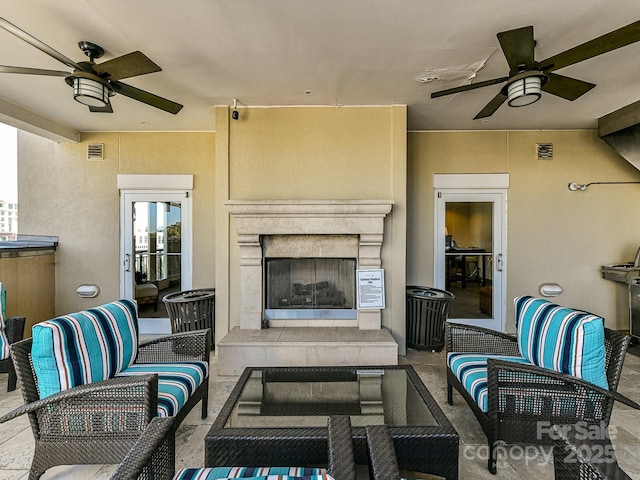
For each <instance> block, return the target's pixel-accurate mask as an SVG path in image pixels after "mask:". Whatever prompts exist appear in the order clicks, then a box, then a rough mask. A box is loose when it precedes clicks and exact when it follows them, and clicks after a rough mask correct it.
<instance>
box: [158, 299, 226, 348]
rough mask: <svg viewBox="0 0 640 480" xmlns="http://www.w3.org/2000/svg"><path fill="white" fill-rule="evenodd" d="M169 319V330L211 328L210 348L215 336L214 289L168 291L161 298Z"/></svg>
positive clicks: (184, 330) (174, 331)
mask: <svg viewBox="0 0 640 480" xmlns="http://www.w3.org/2000/svg"><path fill="white" fill-rule="evenodd" d="M162 301H163V302H164V304H165V305H166V306H167V313H168V314H169V319H170V320H171V332H172V333H177V332H190V331H193V330H203V329H205V328H209V329H211V348H213V347H214V345H213V339H214V338H215V336H214V332H215V329H214V328H215V327H214V326H215V318H216V317H215V311H216V289H215V288H200V289H196V290H184V291H182V292H177V293H170V294H169V295H165V297H164V298H163V299H162Z"/></svg>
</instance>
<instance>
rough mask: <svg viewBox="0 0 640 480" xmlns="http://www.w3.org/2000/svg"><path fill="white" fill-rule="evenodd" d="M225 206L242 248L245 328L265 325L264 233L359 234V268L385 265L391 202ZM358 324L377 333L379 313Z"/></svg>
mask: <svg viewBox="0 0 640 480" xmlns="http://www.w3.org/2000/svg"><path fill="white" fill-rule="evenodd" d="M225 205H226V206H227V208H228V209H229V212H230V214H231V215H232V216H233V217H234V219H235V224H236V233H237V241H238V245H239V247H240V328H241V329H246V330H257V329H260V328H261V325H262V317H263V299H264V291H263V284H262V283H263V271H262V268H263V248H262V242H261V237H263V236H265V235H357V236H358V238H359V241H358V251H357V261H358V268H380V267H381V266H382V265H381V263H382V261H381V249H382V243H383V240H384V218H385V217H386V215H387V214H388V213H389V212H391V208H392V206H393V201H391V200H229V201H226V202H225ZM315 325H319V323H318V322H316V323H315ZM356 325H357V327H358V328H360V329H366V330H370V329H379V328H380V327H381V314H380V310H360V311H358V315H357V320H355V321H354V325H353V326H356ZM327 326H335V325H333V324H331V322H327Z"/></svg>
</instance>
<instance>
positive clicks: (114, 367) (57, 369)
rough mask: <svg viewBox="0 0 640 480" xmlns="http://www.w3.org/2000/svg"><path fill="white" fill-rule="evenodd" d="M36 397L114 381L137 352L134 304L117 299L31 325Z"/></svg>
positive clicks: (132, 360)
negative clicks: (109, 379)
mask: <svg viewBox="0 0 640 480" xmlns="http://www.w3.org/2000/svg"><path fill="white" fill-rule="evenodd" d="M32 334H33V346H32V347H31V356H32V359H33V368H34V371H35V373H36V377H37V379H38V389H39V390H40V398H44V397H47V396H49V395H51V394H53V393H57V392H60V391H62V390H66V389H68V388H72V387H75V386H78V385H83V384H87V383H91V382H97V381H100V380H106V379H108V378H111V377H113V376H114V375H115V374H116V373H118V372H120V371H121V370H123V369H125V368H127V367H128V366H129V365H131V364H132V363H133V362H134V360H135V358H136V355H137V353H138V320H137V309H136V304H135V303H134V302H132V301H130V300H120V301H117V302H112V303H108V304H105V305H102V306H99V307H95V308H91V309H89V310H84V311H81V312H78V313H73V314H70V315H65V316H62V317H58V318H55V319H53V320H47V321H45V322H40V323H38V324H36V325H34V326H33V331H32Z"/></svg>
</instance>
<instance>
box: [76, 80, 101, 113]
mask: <svg viewBox="0 0 640 480" xmlns="http://www.w3.org/2000/svg"><path fill="white" fill-rule="evenodd" d="M73 98H74V99H75V100H76V102H80V103H82V104H83V105H87V106H90V107H106V106H107V105H108V104H109V89H108V88H107V86H106V85H104V84H102V83H100V82H97V81H95V80H92V79H90V78H84V77H76V78H74V79H73Z"/></svg>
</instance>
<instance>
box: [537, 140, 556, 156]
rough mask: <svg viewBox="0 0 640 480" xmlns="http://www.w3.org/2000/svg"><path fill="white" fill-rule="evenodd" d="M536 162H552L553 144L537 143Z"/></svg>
mask: <svg viewBox="0 0 640 480" xmlns="http://www.w3.org/2000/svg"><path fill="white" fill-rule="evenodd" d="M536 150H537V152H538V160H553V143H537V144H536Z"/></svg>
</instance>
